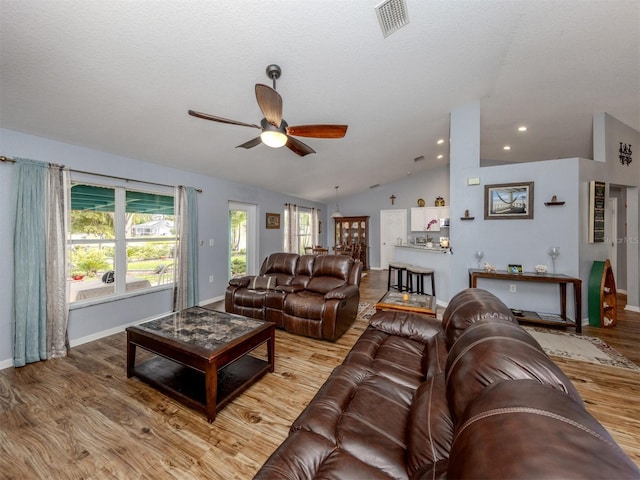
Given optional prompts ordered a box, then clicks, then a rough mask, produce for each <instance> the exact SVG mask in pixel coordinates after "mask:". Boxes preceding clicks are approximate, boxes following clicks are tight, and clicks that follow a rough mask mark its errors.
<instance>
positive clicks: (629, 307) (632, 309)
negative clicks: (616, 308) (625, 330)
mask: <svg viewBox="0 0 640 480" xmlns="http://www.w3.org/2000/svg"><path fill="white" fill-rule="evenodd" d="M624 309H625V310H628V311H630V312H636V313H640V307H636V306H634V305H625V307H624Z"/></svg>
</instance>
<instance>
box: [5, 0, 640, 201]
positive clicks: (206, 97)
mask: <svg viewBox="0 0 640 480" xmlns="http://www.w3.org/2000/svg"><path fill="white" fill-rule="evenodd" d="M378 3H379V0H372V1H369V0H366V1H365V0H350V1H344V0H306V1H304V2H301V1H299V2H293V1H285V0H278V1H275V0H255V1H253V0H218V1H210V0H206V1H198V0H189V1H187V0H183V1H154V0H146V1H142V0H139V1H115V0H111V1H105V0H82V1H75V0H66V1H62V0H58V1H53V0H22V1H18V0H11V1H7V0H0V42H1V43H0V126H2V127H4V128H8V129H12V130H17V131H21V132H27V133H31V134H34V135H38V136H43V137H47V138H51V139H55V140H59V141H62V142H67V143H72V144H77V145H82V146H86V147H91V148H95V149H98V150H103V151H107V152H112V153H115V154H118V155H124V156H129V157H134V158H138V159H141V160H146V161H149V162H154V163H158V164H163V165H170V166H176V167H179V168H183V169H186V170H190V171H194V172H201V173H203V174H207V175H213V176H217V177H221V178H226V179H230V180H234V181H238V182H242V183H247V184H250V185H256V186H260V187H264V188H266V189H269V190H274V191H280V192H283V193H287V194H292V195H295V196H298V197H302V198H307V199H310V200H325V201H327V200H328V201H331V200H332V198H333V195H334V193H335V191H334V186H335V185H340V193H341V195H348V194H353V193H357V192H360V191H363V190H366V189H367V188H368V187H369V186H370V185H374V184H384V183H388V182H391V181H395V180H398V179H400V178H402V177H404V176H406V175H407V174H408V173H409V172H412V173H416V172H418V171H423V170H425V169H429V168H433V167H434V166H438V165H442V164H443V163H447V162H448V142H445V143H444V144H443V145H436V140H437V139H439V138H446V139H448V135H449V113H450V112H451V111H452V110H453V109H455V108H456V107H459V106H461V105H464V104H466V103H468V102H470V101H474V100H480V101H481V105H482V117H481V119H482V125H481V134H482V144H481V156H482V158H483V159H485V160H488V161H491V162H513V161H531V160H542V159H551V158H563V157H575V156H581V157H587V158H590V157H591V156H592V118H593V114H594V113H597V112H607V113H610V114H611V115H613V116H614V117H616V118H618V119H619V120H621V121H622V122H624V123H626V124H627V125H629V126H631V127H633V128H634V129H636V130H640V73H639V72H640V2H638V1H637V0H630V1H625V0H616V1H609V0H604V1H598V0H564V1H562V0H558V1H544V0H509V1H498V0H484V1H479V0H443V1H431V0H407V7H408V15H409V22H410V23H409V24H408V25H407V26H406V27H404V28H402V29H400V30H399V31H397V32H396V33H394V34H392V35H391V36H389V37H387V38H384V37H383V35H382V32H381V30H380V27H379V24H378V20H377V17H376V14H375V10H374V7H375V6H376V5H377V4H378ZM271 63H277V64H279V65H280V66H281V67H282V70H283V73H282V77H281V78H280V79H279V80H278V82H277V90H278V92H279V93H280V94H281V95H282V97H283V100H284V114H283V116H284V118H285V119H286V120H287V122H288V123H289V124H290V125H296V124H297V125H300V124H308V123H345V124H348V125H349V130H348V132H347V135H346V137H345V138H343V139H340V140H327V139H312V138H306V139H301V140H303V141H304V142H305V143H307V144H308V145H309V146H311V147H312V148H313V149H315V150H316V151H317V152H318V153H316V154H312V155H308V156H306V157H298V156H297V155H295V154H293V153H292V152H291V151H289V150H288V149H286V148H284V149H278V150H274V149H270V148H268V147H266V146H265V145H259V146H257V147H255V148H253V149H251V150H244V149H236V148H234V147H235V146H236V145H239V144H241V143H244V142H245V141H247V140H249V139H251V138H253V137H255V136H256V132H257V130H255V129H250V128H246V127H242V126H233V125H224V124H219V123H213V122H208V121H205V120H201V119H197V118H193V117H190V116H188V115H187V110H188V109H190V108H191V109H194V110H199V111H202V112H207V113H210V114H213V115H217V116H222V117H226V118H231V119H234V120H239V121H242V122H246V123H258V122H259V121H260V119H261V118H262V115H261V113H260V110H259V109H258V106H257V104H256V100H255V96H254V85H255V84H256V83H266V84H270V80H269V79H268V78H267V76H266V74H265V68H266V66H267V65H269V64H271ZM521 124H524V125H527V126H528V131H527V132H526V133H524V134H522V133H518V132H517V131H516V128H517V126H519V125H521ZM505 144H509V145H511V146H512V149H511V150H510V151H508V152H505V151H504V150H503V146H504V145H505ZM1 153H3V152H0V154H1ZM438 154H443V155H444V157H443V158H442V159H440V160H438V159H437V158H436V157H437V155H438ZM421 155H423V156H424V157H425V160H424V161H422V162H417V163H416V162H414V158H416V157H418V156H421Z"/></svg>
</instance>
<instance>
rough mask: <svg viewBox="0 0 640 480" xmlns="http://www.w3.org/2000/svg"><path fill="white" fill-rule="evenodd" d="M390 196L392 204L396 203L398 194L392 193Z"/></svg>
mask: <svg viewBox="0 0 640 480" xmlns="http://www.w3.org/2000/svg"><path fill="white" fill-rule="evenodd" d="M389 198H390V199H391V205H394V202H395V201H396V196H395V195H393V194H391V196H390V197H389Z"/></svg>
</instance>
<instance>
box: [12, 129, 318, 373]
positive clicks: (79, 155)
mask: <svg viewBox="0 0 640 480" xmlns="http://www.w3.org/2000/svg"><path fill="white" fill-rule="evenodd" d="M0 140H1V141H0V145H2V152H0V153H1V154H2V155H5V156H8V157H25V158H32V159H34V160H41V161H45V162H52V163H59V164H64V165H67V166H68V167H69V168H71V169H75V170H83V171H89V172H92V173H98V174H100V173H101V174H107V175H115V176H120V177H125V178H131V179H136V180H145V181H148V182H157V183H162V184H168V185H176V184H181V185H188V186H193V187H197V188H201V189H202V190H203V192H202V193H201V194H199V196H198V216H199V219H198V222H199V225H198V229H199V232H198V234H199V237H200V239H201V240H204V245H203V246H201V247H200V251H199V252H198V255H199V284H200V288H199V296H200V300H201V302H203V301H208V300H215V299H220V298H222V297H223V295H224V289H225V287H226V285H227V277H228V248H229V246H228V201H230V200H233V201H238V202H244V203H250V204H256V205H258V220H259V224H260V229H259V254H258V258H259V260H260V261H261V260H262V259H263V258H264V257H266V256H267V255H268V254H269V253H272V252H276V251H282V248H283V238H284V237H283V235H284V230H283V229H282V228H281V229H279V230H271V229H270V230H267V229H266V228H265V213H266V212H281V213H283V212H284V204H285V203H287V202H291V203H297V204H298V205H304V206H308V207H316V208H319V209H321V210H322V212H323V213H322V214H323V215H324V212H326V208H327V206H326V205H325V204H322V203H316V202H309V201H306V200H303V199H300V198H295V197H290V196H286V195H282V194H280V193H276V192H270V191H267V190H262V189H259V188H254V187H250V186H247V185H242V184H237V183H232V182H228V181H225V180H222V179H219V178H215V177H208V176H204V175H198V174H195V173H191V172H186V171H184V170H179V169H176V168H168V167H162V166H158V165H154V164H150V163H147V162H143V161H139V160H135V159H132V158H126V157H119V156H116V155H111V154H108V153H104V152H100V151H96V150H91V149H87V148H83V147H79V146H75V145H69V144H64V143H60V142H55V141H52V140H48V139H45V138H41V137H36V136H33V135H27V134H23V133H19V132H15V131H11V130H6V129H0ZM12 169H13V166H12V164H9V163H5V162H0V204H1V205H2V206H3V207H2V208H0V251H2V252H4V255H1V256H0V271H1V272H2V275H1V276H0V278H1V280H0V281H1V282H2V284H1V285H0V368H2V367H3V366H8V365H10V364H11V362H10V359H11V358H12V344H11V339H12V335H11V320H10V319H11V305H12V298H13V291H12V290H13V255H12V251H13V208H12V207H11V206H10V205H11V176H12ZM210 238H213V239H214V240H215V246H214V247H209V246H208V245H209V242H208V239H210ZM209 275H213V276H214V279H215V281H214V283H209V281H208V278H209ZM170 310H171V298H170V293H169V291H162V292H157V293H151V294H146V295H140V296H136V297H131V298H126V299H122V300H115V301H112V302H107V303H103V304H99V305H93V306H88V307H85V308H78V309H74V310H72V311H71V313H70V315H69V337H70V340H71V343H72V345H73V344H74V342H77V341H79V340H82V341H85V340H88V339H91V338H92V337H93V336H100V334H101V333H103V332H105V331H106V332H110V331H117V330H118V329H121V328H122V326H123V325H128V324H130V323H133V322H136V321H139V320H141V319H144V318H149V317H152V316H155V315H158V314H162V313H165V312H168V311H170Z"/></svg>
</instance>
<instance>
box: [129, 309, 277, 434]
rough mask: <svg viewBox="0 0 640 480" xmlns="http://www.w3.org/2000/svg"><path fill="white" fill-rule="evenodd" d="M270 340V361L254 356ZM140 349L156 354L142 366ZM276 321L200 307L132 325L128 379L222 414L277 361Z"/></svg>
mask: <svg viewBox="0 0 640 480" xmlns="http://www.w3.org/2000/svg"><path fill="white" fill-rule="evenodd" d="M263 343H266V344H267V360H266V361H265V360H263V359H260V358H257V357H255V356H252V355H248V354H249V353H250V352H251V351H252V350H253V349H255V348H256V347H257V346H259V345H261V344H263ZM136 347H142V348H144V349H145V350H148V351H150V352H152V353H154V354H155V356H154V357H153V358H151V359H150V360H147V361H146V362H143V363H141V364H139V365H136V364H135V362H136ZM274 355H275V324H274V323H271V322H264V321H262V320H256V319H253V318H247V317H243V316H240V315H234V314H230V313H225V312H218V311H215V310H208V309H204V308H200V307H194V308H189V309H186V310H183V311H181V312H177V313H172V314H169V315H166V316H164V317H161V318H158V319H155V320H151V321H149V322H145V323H143V324H141V325H137V326H134V327H129V328H127V377H132V376H136V377H138V378H139V379H141V380H143V381H145V382H147V383H149V384H150V385H152V386H154V387H156V388H157V389H158V390H160V391H161V392H163V393H164V394H165V395H167V396H170V397H172V398H175V399H176V400H178V401H180V402H182V403H184V404H185V405H187V406H189V407H191V408H195V409H197V410H200V411H203V412H204V413H206V415H207V420H208V421H209V422H213V421H214V420H215V418H216V412H217V411H218V410H220V409H221V408H223V407H224V406H225V405H226V404H227V403H229V402H230V401H231V400H233V399H234V398H235V397H237V396H238V395H240V394H241V393H242V392H243V391H245V390H246V389H247V388H248V387H249V386H250V385H252V384H253V383H255V382H256V381H257V380H258V379H259V378H261V377H262V376H263V375H264V374H265V373H266V372H267V371H269V372H273V370H274V366H275V362H274Z"/></svg>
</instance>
